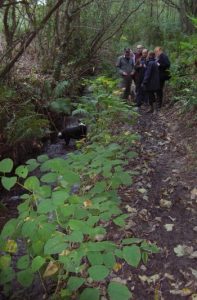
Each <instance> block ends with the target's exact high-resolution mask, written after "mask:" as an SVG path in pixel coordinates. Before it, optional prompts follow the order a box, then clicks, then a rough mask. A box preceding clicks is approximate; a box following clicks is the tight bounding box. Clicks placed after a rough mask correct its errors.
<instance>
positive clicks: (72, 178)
mask: <svg viewBox="0 0 197 300" xmlns="http://www.w3.org/2000/svg"><path fill="white" fill-rule="evenodd" d="M63 179H64V180H65V181H66V182H68V184H70V185H74V184H77V183H80V176H79V175H78V174H76V173H74V172H72V171H69V170H68V171H66V173H64V174H63Z"/></svg>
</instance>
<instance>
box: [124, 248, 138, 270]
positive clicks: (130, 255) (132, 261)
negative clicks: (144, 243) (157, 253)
mask: <svg viewBox="0 0 197 300" xmlns="http://www.w3.org/2000/svg"><path fill="white" fill-rule="evenodd" d="M123 257H124V259H125V260H126V262H127V263H128V264H129V265H131V266H133V267H136V268H137V267H138V265H139V263H140V260H141V251H140V248H139V247H138V246H136V245H132V246H126V247H124V248H123Z"/></svg>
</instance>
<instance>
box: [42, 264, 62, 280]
mask: <svg viewBox="0 0 197 300" xmlns="http://www.w3.org/2000/svg"><path fill="white" fill-rule="evenodd" d="M58 270H59V265H58V263H56V262H54V261H50V263H49V264H48V266H47V268H46V270H45V272H44V274H43V277H49V276H52V275H54V274H55V273H57V271H58Z"/></svg>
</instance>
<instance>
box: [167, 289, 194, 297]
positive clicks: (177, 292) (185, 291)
mask: <svg viewBox="0 0 197 300" xmlns="http://www.w3.org/2000/svg"><path fill="white" fill-rule="evenodd" d="M170 293H171V294H173V295H180V296H182V297H186V296H190V295H191V294H192V291H191V290H190V289H188V288H184V289H182V290H170Z"/></svg>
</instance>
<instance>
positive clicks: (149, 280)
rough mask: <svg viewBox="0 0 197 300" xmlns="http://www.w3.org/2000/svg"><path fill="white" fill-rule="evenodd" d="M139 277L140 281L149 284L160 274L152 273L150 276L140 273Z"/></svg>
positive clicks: (157, 278)
mask: <svg viewBox="0 0 197 300" xmlns="http://www.w3.org/2000/svg"><path fill="white" fill-rule="evenodd" d="M139 278H140V280H141V281H142V282H147V283H148V284H151V283H154V284H155V282H156V281H157V280H159V278H160V274H155V275H152V276H149V277H148V276H146V275H142V276H140V275H139Z"/></svg>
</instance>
